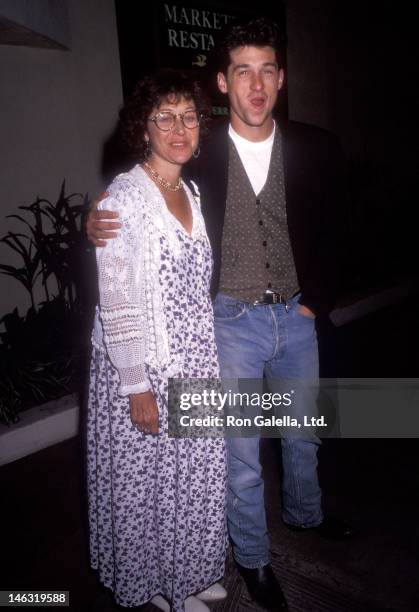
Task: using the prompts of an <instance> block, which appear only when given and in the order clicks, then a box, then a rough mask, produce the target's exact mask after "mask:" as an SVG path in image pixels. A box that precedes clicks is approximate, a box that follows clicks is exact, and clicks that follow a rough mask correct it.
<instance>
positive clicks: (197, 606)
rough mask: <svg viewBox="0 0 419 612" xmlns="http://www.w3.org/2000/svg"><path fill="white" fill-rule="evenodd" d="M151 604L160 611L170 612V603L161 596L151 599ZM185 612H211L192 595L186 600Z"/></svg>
mask: <svg viewBox="0 0 419 612" xmlns="http://www.w3.org/2000/svg"><path fill="white" fill-rule="evenodd" d="M151 603H152V604H153V605H155V606H156V607H157V608H159V609H160V610H163V612H170V604H169V602H168V601H166V599H164V597H162V596H161V595H155V596H154V597H153V599H151ZM185 612H209V608H208V606H206V605H205V604H204V603H202V601H199V599H197V598H196V597H194V596H193V595H191V596H190V597H187V598H186V599H185Z"/></svg>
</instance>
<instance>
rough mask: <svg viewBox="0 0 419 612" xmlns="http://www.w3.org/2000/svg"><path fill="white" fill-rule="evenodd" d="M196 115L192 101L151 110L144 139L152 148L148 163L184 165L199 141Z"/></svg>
mask: <svg viewBox="0 0 419 612" xmlns="http://www.w3.org/2000/svg"><path fill="white" fill-rule="evenodd" d="M198 119H199V117H198V113H197V110H196V107H195V103H194V102H193V100H186V99H185V98H179V99H178V100H177V102H175V100H174V99H173V98H172V99H170V98H167V99H166V100H164V101H163V102H162V103H161V105H160V106H159V107H158V108H153V111H152V112H151V114H150V117H149V121H148V130H147V132H146V134H145V139H146V140H149V142H150V147H151V154H150V158H149V159H150V161H152V162H155V163H157V164H158V165H160V164H162V163H169V164H175V165H182V164H184V163H185V162H187V161H188V160H189V159H190V158H191V156H192V154H193V153H194V151H195V149H197V147H198V141H199V125H198Z"/></svg>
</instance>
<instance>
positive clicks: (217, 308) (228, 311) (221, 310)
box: [213, 294, 247, 321]
mask: <svg viewBox="0 0 419 612" xmlns="http://www.w3.org/2000/svg"><path fill="white" fill-rule="evenodd" d="M213 306H214V318H215V319H217V320H225V321H233V320H235V319H239V318H240V317H242V316H243V315H244V314H245V313H246V312H247V304H246V303H245V302H240V301H239V300H235V299H234V298H230V297H228V296H223V295H220V294H218V295H217V297H216V298H215V300H214V304H213Z"/></svg>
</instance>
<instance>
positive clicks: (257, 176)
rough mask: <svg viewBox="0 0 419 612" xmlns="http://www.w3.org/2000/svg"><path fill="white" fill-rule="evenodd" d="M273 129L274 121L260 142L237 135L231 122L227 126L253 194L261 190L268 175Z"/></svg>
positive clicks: (273, 135)
mask: <svg viewBox="0 0 419 612" xmlns="http://www.w3.org/2000/svg"><path fill="white" fill-rule="evenodd" d="M275 129H276V126H275V122H274V129H273V130H272V134H271V135H270V136H269V138H267V139H266V140H262V141H261V142H251V141H250V140H246V139H245V138H243V137H242V136H239V134H237V132H235V131H234V129H233V128H232V126H231V124H230V126H229V128H228V134H229V136H230V138H231V140H232V141H233V142H234V144H235V146H236V149H237V152H238V154H239V156H240V159H241V162H242V164H243V166H244V169H245V170H246V174H247V176H248V177H249V181H250V183H251V185H252V187H253V191H254V192H255V195H258V193H260V192H261V191H262V189H263V186H264V184H265V183H266V179H267V177H268V171H269V164H270V162H271V153H272V146H273V143H274V137H275Z"/></svg>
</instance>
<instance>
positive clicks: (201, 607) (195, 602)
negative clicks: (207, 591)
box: [185, 595, 209, 612]
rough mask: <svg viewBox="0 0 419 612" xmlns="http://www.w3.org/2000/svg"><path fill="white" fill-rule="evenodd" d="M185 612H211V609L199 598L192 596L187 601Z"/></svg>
mask: <svg viewBox="0 0 419 612" xmlns="http://www.w3.org/2000/svg"><path fill="white" fill-rule="evenodd" d="M185 612H209V608H208V606H206V605H205V604H204V603H203V602H202V601H199V599H198V598H197V597H195V596H194V595H191V596H190V597H187V598H186V599H185Z"/></svg>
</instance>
